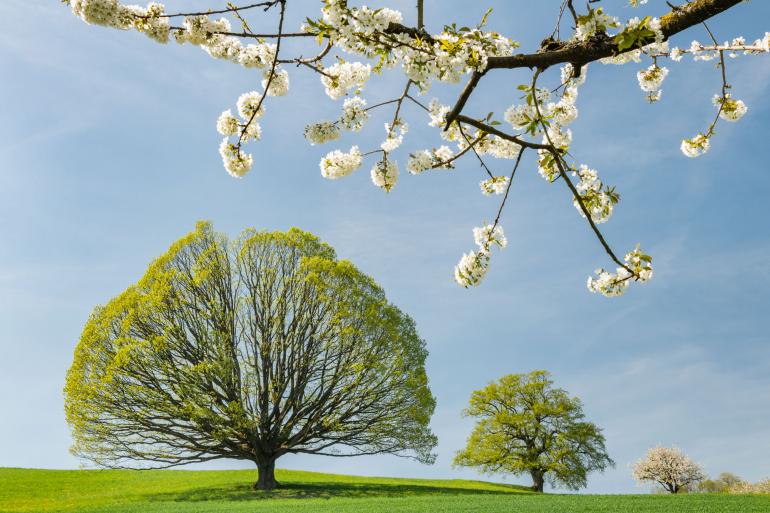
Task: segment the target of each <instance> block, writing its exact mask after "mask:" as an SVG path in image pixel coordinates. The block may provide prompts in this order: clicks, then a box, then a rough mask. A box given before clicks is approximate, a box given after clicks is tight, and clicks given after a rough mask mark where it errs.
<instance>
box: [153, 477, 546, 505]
mask: <svg viewBox="0 0 770 513" xmlns="http://www.w3.org/2000/svg"><path fill="white" fill-rule="evenodd" d="M498 486H499V487H500V490H483V489H481V490H480V489H476V488H472V487H451V486H430V485H422V486H421V485H409V484H390V483H382V484H380V483H335V482H324V483H317V482H313V483H303V482H291V483H286V484H282V485H280V486H279V488H278V489H276V490H274V491H272V492H263V491H259V490H254V488H253V487H252V485H251V484H237V485H227V486H216V487H203V488H195V489H192V490H185V491H181V492H174V493H159V494H152V495H150V496H148V497H147V499H148V500H150V501H153V502H154V501H163V502H203V501H255V500H263V499H331V498H334V497H345V498H365V497H407V496H419V495H471V494H476V495H509V494H511V493H516V494H527V493H533V492H530V491H529V490H526V489H524V488H523V487H520V486H516V485H504V484H501V485H498Z"/></svg>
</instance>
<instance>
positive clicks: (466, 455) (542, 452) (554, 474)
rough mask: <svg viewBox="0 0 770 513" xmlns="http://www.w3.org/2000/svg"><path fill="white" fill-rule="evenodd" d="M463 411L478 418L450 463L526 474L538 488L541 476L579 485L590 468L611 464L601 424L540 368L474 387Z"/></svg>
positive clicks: (583, 483)
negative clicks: (589, 415) (597, 423)
mask: <svg viewBox="0 0 770 513" xmlns="http://www.w3.org/2000/svg"><path fill="white" fill-rule="evenodd" d="M464 413H465V414H466V415H469V416H471V417H476V418H478V419H479V421H478V424H476V427H475V428H474V430H473V432H472V433H471V436H470V437H469V438H468V444H467V446H466V447H465V449H463V450H461V451H459V452H458V453H457V455H456V456H455V460H454V463H455V465H458V466H468V467H478V468H480V469H481V470H483V471H484V472H487V473H497V472H502V473H509V474H513V475H520V474H526V473H528V474H529V475H530V476H531V477H532V489H533V490H535V491H538V492H542V491H543V485H544V484H545V481H546V480H548V482H549V483H551V484H552V485H553V486H559V485H562V486H565V487H567V488H570V489H574V490H577V489H579V488H583V487H585V486H586V484H587V479H588V474H589V473H590V472H592V471H594V470H604V469H605V468H607V467H608V466H612V465H614V464H615V463H614V462H613V461H612V460H611V459H610V457H609V456H608V455H607V451H606V449H605V447H604V436H603V435H602V432H601V429H599V428H598V427H597V426H596V425H594V424H592V423H590V422H587V421H586V420H585V415H584V414H583V406H582V404H581V402H580V400H579V399H577V398H575V397H570V396H569V394H567V392H566V391H565V390H562V389H561V388H555V387H554V386H553V381H552V380H551V378H550V375H549V374H548V373H547V372H546V371H542V370H538V371H533V372H530V373H529V374H510V375H508V376H503V377H502V378H500V380H498V381H496V382H493V383H490V384H489V385H487V386H486V387H485V388H483V389H481V390H477V391H475V392H474V393H473V395H472V396H471V400H470V406H469V407H468V408H467V409H466V410H465V411H464Z"/></svg>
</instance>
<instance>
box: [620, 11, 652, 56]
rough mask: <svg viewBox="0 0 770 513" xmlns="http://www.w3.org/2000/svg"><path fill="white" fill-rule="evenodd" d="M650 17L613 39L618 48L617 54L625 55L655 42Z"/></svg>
mask: <svg viewBox="0 0 770 513" xmlns="http://www.w3.org/2000/svg"><path fill="white" fill-rule="evenodd" d="M651 20H652V18H651V17H650V16H645V17H644V18H642V20H641V21H640V22H639V24H638V25H636V26H634V27H626V28H625V29H623V30H622V31H621V32H619V33H618V34H617V35H615V37H614V38H613V39H612V42H613V43H615V45H616V46H617V53H623V52H624V51H626V50H630V49H632V48H641V47H642V46H645V45H647V44H650V43H654V42H655V32H653V31H652V30H651V29H650V21H651Z"/></svg>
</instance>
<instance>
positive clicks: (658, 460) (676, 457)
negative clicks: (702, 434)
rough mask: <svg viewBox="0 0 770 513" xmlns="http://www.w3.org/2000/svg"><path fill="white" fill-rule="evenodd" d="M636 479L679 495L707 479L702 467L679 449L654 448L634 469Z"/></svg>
mask: <svg viewBox="0 0 770 513" xmlns="http://www.w3.org/2000/svg"><path fill="white" fill-rule="evenodd" d="M633 475H634V479H636V480H637V481H639V482H640V483H645V482H652V483H657V484H659V485H660V486H662V487H663V488H664V489H665V490H666V491H668V492H669V493H678V492H679V491H681V490H682V489H684V488H686V487H687V486H690V485H693V484H696V483H698V482H699V481H702V480H704V479H706V474H705V473H704V472H703V469H702V468H701V466H700V465H698V464H697V463H695V462H694V461H693V460H691V459H690V458H689V457H688V456H687V455H686V454H685V453H683V452H682V450H681V449H679V448H677V447H661V446H658V447H653V448H652V449H650V450H648V451H647V454H646V455H645V457H644V458H642V459H640V460H639V461H637V462H636V463H635V464H634V467H633Z"/></svg>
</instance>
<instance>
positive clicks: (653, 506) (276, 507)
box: [0, 469, 770, 513]
mask: <svg viewBox="0 0 770 513" xmlns="http://www.w3.org/2000/svg"><path fill="white" fill-rule="evenodd" d="M276 477H277V479H278V481H279V482H280V483H281V488H280V489H279V490H276V491H274V492H257V491H254V490H253V489H252V484H253V482H254V481H255V480H256V471H252V470H230V471H185V470H162V471H126V470H31V469H0V512H2V513H6V512H8V513H10V512H14V513H15V512H35V513H48V512H50V513H54V512H56V513H64V512H68V513H74V512H78V513H79V512H83V513H183V512H184V513H192V512H196V513H198V512H200V513H204V512H205V513H246V512H249V513H268V512H269V513H283V512H286V513H289V512H307V513H311V512H312V513H353V512H356V513H358V512H362V513H391V512H414V513H441V512H447V513H449V512H453V513H454V512H458V513H465V512H478V513H605V512H606V513H623V512H628V513H738V512H740V513H768V512H770V497H761V496H735V495H703V494H698V495H684V496H676V497H672V496H663V495H614V496H613V495H603V496H600V495H555V494H534V493H531V492H530V491H529V490H527V489H526V488H522V487H519V486H514V485H506V484H496V483H488V482H483V481H466V480H429V479H396V478H377V477H356V476H343V475H334V474H319V473H313V472H301V471H289V470H279V471H277V473H276Z"/></svg>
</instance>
